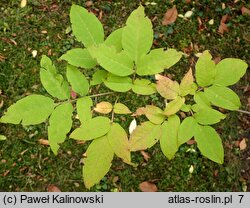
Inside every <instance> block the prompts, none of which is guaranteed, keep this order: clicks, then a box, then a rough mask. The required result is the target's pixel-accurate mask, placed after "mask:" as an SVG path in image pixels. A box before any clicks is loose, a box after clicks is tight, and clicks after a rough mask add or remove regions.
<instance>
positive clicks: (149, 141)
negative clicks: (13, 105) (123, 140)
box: [129, 121, 161, 151]
mask: <svg viewBox="0 0 250 208" xmlns="http://www.w3.org/2000/svg"><path fill="white" fill-rule="evenodd" d="M160 135H161V125H155V124H153V123H151V122H149V121H146V122H144V123H142V124H141V125H140V126H137V127H136V129H135V130H134V131H133V132H132V134H131V135H130V139H129V147H130V151H138V150H145V149H147V148H150V147H152V146H153V145H154V144H155V143H156V142H157V141H158V140H159V137H160Z"/></svg>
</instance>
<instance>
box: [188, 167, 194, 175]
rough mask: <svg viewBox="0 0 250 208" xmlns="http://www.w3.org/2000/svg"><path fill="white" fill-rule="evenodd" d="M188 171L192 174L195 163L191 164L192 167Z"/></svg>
mask: <svg viewBox="0 0 250 208" xmlns="http://www.w3.org/2000/svg"><path fill="white" fill-rule="evenodd" d="M188 172H189V173H191V174H192V173H193V172H194V166H193V165H190V168H189V170H188Z"/></svg>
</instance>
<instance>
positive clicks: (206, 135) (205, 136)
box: [194, 125, 224, 164]
mask: <svg viewBox="0 0 250 208" xmlns="http://www.w3.org/2000/svg"><path fill="white" fill-rule="evenodd" d="M194 138H195V141H196V142H197V145H198V148H199V150H200V151H201V153H202V154H203V155H204V156H205V157H207V158H208V159H210V160H212V161H214V162H217V163H220V164H222V163H223V161H224V149H223V146H222V142H221V138H220V136H219V135H218V134H217V132H216V131H215V130H214V129H213V128H212V127H211V126H200V125H199V126H198V127H197V128H195V135H194Z"/></svg>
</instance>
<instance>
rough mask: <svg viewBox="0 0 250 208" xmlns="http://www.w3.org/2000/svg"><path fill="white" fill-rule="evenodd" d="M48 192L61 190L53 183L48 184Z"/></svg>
mask: <svg viewBox="0 0 250 208" xmlns="http://www.w3.org/2000/svg"><path fill="white" fill-rule="evenodd" d="M47 191H48V192H61V190H60V189H59V188H58V187H57V186H55V185H53V184H52V185H49V186H48V188H47Z"/></svg>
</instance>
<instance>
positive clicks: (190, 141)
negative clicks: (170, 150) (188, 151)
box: [186, 139, 195, 145]
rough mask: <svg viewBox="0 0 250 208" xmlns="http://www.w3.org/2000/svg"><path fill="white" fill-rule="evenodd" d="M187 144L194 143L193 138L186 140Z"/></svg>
mask: <svg viewBox="0 0 250 208" xmlns="http://www.w3.org/2000/svg"><path fill="white" fill-rule="evenodd" d="M186 143H187V144H188V145H192V144H195V140H193V139H190V140H189V141H187V142H186Z"/></svg>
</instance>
